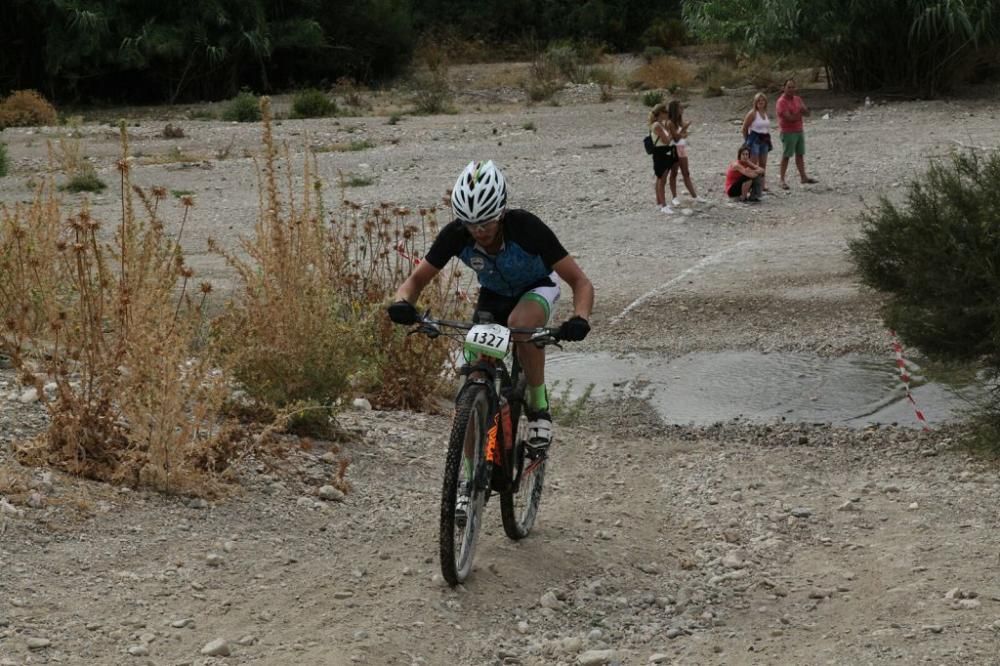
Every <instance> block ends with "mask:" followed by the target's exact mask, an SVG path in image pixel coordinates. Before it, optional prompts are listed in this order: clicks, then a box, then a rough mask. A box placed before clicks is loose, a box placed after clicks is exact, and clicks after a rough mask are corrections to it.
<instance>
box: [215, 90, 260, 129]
mask: <svg viewBox="0 0 1000 666" xmlns="http://www.w3.org/2000/svg"><path fill="white" fill-rule="evenodd" d="M222 119H223V120H228V121H231V122H232V121H235V122H238V123H255V122H257V121H259V120H260V100H258V99H257V96H256V95H254V94H253V93H252V92H250V91H249V90H243V91H241V92H240V94H239V95H237V96H236V97H234V98H232V99H231V100H229V101H228V102H227V103H226V108H225V109H223V111H222Z"/></svg>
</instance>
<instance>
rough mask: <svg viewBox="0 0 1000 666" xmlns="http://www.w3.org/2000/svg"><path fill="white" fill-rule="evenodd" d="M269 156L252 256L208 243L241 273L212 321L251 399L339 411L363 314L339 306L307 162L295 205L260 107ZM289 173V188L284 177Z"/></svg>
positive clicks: (245, 245)
mask: <svg viewBox="0 0 1000 666" xmlns="http://www.w3.org/2000/svg"><path fill="white" fill-rule="evenodd" d="M261 110H262V114H263V129H264V135H263V144H264V156H263V160H262V162H260V163H259V164H258V184H259V188H258V189H259V192H260V202H259V214H258V219H257V224H256V226H255V228H254V234H253V236H252V237H250V238H244V239H242V241H241V245H242V249H243V251H244V253H245V255H246V257H245V258H244V257H242V256H237V255H236V254H234V253H231V252H228V251H226V250H224V249H222V248H220V247H219V246H218V245H217V244H216V243H215V242H213V241H210V247H211V248H212V249H213V250H214V251H216V252H218V253H219V254H221V255H222V256H223V257H224V258H225V259H226V261H227V263H228V264H229V265H230V266H231V267H232V268H233V269H234V270H235V272H236V275H237V278H238V284H239V287H238V292H237V294H236V297H235V298H234V300H233V302H232V303H230V304H229V306H228V307H227V309H226V311H225V312H224V313H223V314H222V315H221V316H220V318H219V319H218V320H217V321H216V322H215V333H216V335H215V340H216V343H217V350H218V351H219V352H220V353H221V355H222V356H223V357H224V358H226V359H228V363H230V364H231V367H232V368H233V372H234V376H235V377H236V379H237V380H238V381H239V382H240V383H241V384H242V386H243V388H244V389H245V391H246V393H247V395H248V396H249V397H251V398H253V399H255V400H258V401H261V402H264V403H267V404H270V405H275V406H278V407H286V406H291V405H295V404H297V403H301V402H302V401H313V402H318V403H320V404H323V405H331V404H333V403H334V402H335V401H336V400H337V398H339V397H340V396H341V394H342V393H343V392H344V391H345V389H346V388H347V387H348V384H349V378H350V376H351V375H352V374H353V373H355V372H356V371H357V370H358V369H359V368H360V366H361V365H362V364H363V363H364V358H365V350H364V349H363V348H361V347H362V344H363V341H362V339H361V337H360V335H359V330H360V329H359V326H358V321H359V319H361V318H362V317H363V316H364V313H363V312H361V311H359V310H356V309H354V308H353V307H352V304H351V303H350V302H349V301H346V300H344V299H343V298H342V296H341V293H340V291H339V285H338V283H337V281H336V275H335V274H334V273H333V272H332V268H331V264H330V261H329V254H330V247H329V245H330V242H329V241H330V236H329V233H328V231H327V229H326V228H325V226H324V224H323V221H322V220H323V212H322V199H321V197H320V192H319V187H317V186H316V184H315V183H314V182H313V181H314V178H313V168H314V165H313V164H311V162H310V160H309V158H308V157H307V158H306V159H305V162H304V165H303V168H302V173H301V177H302V181H303V182H304V183H305V186H304V188H303V192H302V195H301V198H298V199H297V198H296V194H295V191H294V185H293V168H292V164H291V160H290V159H289V157H288V155H287V151H286V152H285V155H284V156H283V158H282V159H279V155H278V147H277V146H276V145H275V142H274V138H273V136H272V133H271V118H272V116H271V108H270V100H269V99H268V98H266V97H265V98H262V99H261ZM282 171H284V182H283V183H282V186H281V187H279V178H280V175H281V172H282Z"/></svg>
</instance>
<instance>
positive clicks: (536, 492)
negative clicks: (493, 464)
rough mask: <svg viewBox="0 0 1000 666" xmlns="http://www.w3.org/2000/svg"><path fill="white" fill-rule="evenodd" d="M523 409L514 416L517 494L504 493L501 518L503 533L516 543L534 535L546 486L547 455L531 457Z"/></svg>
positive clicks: (501, 494)
mask: <svg viewBox="0 0 1000 666" xmlns="http://www.w3.org/2000/svg"><path fill="white" fill-rule="evenodd" d="M522 411H523V410H522V409H521V408H520V406H519V408H518V409H517V410H516V411H515V412H514V413H513V414H512V420H513V425H514V433H515V438H514V477H515V478H517V476H518V473H520V481H519V482H518V484H517V490H516V492H503V493H500V517H501V519H502V520H503V531H504V532H506V534H507V536H508V537H509V538H511V539H513V540H515V541H517V540H518V539H523V538H524V537H526V536H528V533H529V532H531V528H532V527H534V525H535V518H537V517H538V506H539V504H540V503H541V501H542V485H543V484H544V483H545V464H546V461H547V458H546V455H547V454H545V453H542V454H539V455H537V456H535V457H531V456H529V454H528V453H527V451H528V450H529V449H527V448H526V447H525V445H524V442H525V440H526V439H527V435H528V421H527V419H524V418H522V417H521V412H522Z"/></svg>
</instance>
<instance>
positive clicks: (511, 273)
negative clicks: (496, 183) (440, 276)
mask: <svg viewBox="0 0 1000 666" xmlns="http://www.w3.org/2000/svg"><path fill="white" fill-rule="evenodd" d="M501 232H502V234H503V244H502V245H501V247H500V251H499V252H498V253H497V254H496V255H490V254H487V252H486V251H485V250H484V249H483V248H482V247H480V246H479V245H478V244H477V243H476V241H475V240H474V239H473V238H472V234H470V233H469V231H468V230H467V229H466V228H465V226H464V225H462V223H460V222H458V221H457V220H455V221H453V222H451V223H449V224H447V225H446V226H445V227H444V228H443V229H442V230H441V232H440V233H439V234H438V236H437V238H436V239H434V243H433V244H432V245H431V248H430V250H428V251H427V256H426V257H424V259H425V260H426V261H427V262H429V263H430V264H431V265H432V266H434V267H435V268H437V269H439V270H440V269H442V268H444V267H445V265H446V264H447V263H448V261H449V260H450V259H451V258H452V257H458V258H459V260H460V261H461V262H462V263H463V264H465V265H466V266H468V267H469V268H471V269H472V270H473V271H475V272H476V276H477V277H478V278H479V284H480V285H481V286H482V287H483V288H484V289H486V290H489V291H491V292H493V293H495V294H499V295H501V296H506V297H509V298H518V297H520V296H521V295H522V294H524V293H525V292H526V291H529V290H530V289H533V288H535V287H539V286H544V285H552V284H553V283H552V280H551V278H550V277H549V276H550V274H551V273H552V267H553V266H554V265H555V264H556V263H557V262H558V261H560V260H561V259H563V258H564V257H566V256H568V255H569V253H568V252H566V249H565V248H564V247H563V246H562V243H560V242H559V239H558V238H556V235H555V234H554V233H553V232H552V230H551V229H549V228H548V226H546V224H545V223H544V222H542V221H541V220H540V219H538V218H537V217H536V216H534V215H532V214H531V213H529V212H527V211H525V210H519V209H512V210H508V211H507V212H506V213H505V214H504V217H503V222H502V227H501Z"/></svg>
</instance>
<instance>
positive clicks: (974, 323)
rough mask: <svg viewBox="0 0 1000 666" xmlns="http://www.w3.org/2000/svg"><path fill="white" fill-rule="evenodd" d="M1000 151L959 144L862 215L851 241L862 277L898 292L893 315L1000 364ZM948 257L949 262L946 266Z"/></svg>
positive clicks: (962, 351)
mask: <svg viewBox="0 0 1000 666" xmlns="http://www.w3.org/2000/svg"><path fill="white" fill-rule="evenodd" d="M997 188H1000V152H994V153H992V154H991V155H990V157H989V158H988V159H985V160H984V159H982V158H979V157H977V156H976V155H974V154H956V155H954V156H953V157H952V159H951V163H950V165H948V164H942V163H935V164H933V165H932V166H931V168H930V170H929V171H928V172H927V174H926V175H925V176H924V178H922V179H920V180H917V181H914V182H913V183H911V184H910V185H909V188H908V193H907V197H906V203H905V205H904V206H902V207H899V206H896V205H895V204H893V203H892V202H890V201H889V200H888V199H886V198H885V197H882V198H881V199H880V200H879V203H878V205H877V206H875V207H874V208H871V209H869V210H867V211H866V212H865V213H864V214H863V215H862V216H861V222H862V230H861V236H860V238H857V239H855V240H852V241H851V242H850V244H849V247H850V253H851V257H852V259H853V260H854V263H855V265H856V266H857V268H858V271H859V272H860V274H861V279H862V281H863V282H864V283H865V284H866V285H868V286H870V287H874V288H875V289H878V290H880V291H884V292H886V293H887V294H888V296H889V301H888V304H887V307H886V312H885V314H886V321H887V323H888V325H889V326H890V327H892V328H894V329H896V330H897V331H898V332H899V334H900V336H901V337H902V338H903V339H904V340H905V341H906V342H907V343H909V344H912V345H916V346H918V347H920V348H921V349H922V350H923V351H924V352H926V353H928V354H929V355H933V356H935V357H941V358H954V359H967V360H969V359H977V358H982V357H985V358H988V359H989V360H990V363H992V364H993V365H994V366H995V367H997V368H998V369H1000V264H998V263H997V262H996V257H998V256H1000V200H998V199H997V196H996V193H997V192H998V191H1000V190H998V189H997ZM942 267H947V270H942Z"/></svg>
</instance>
